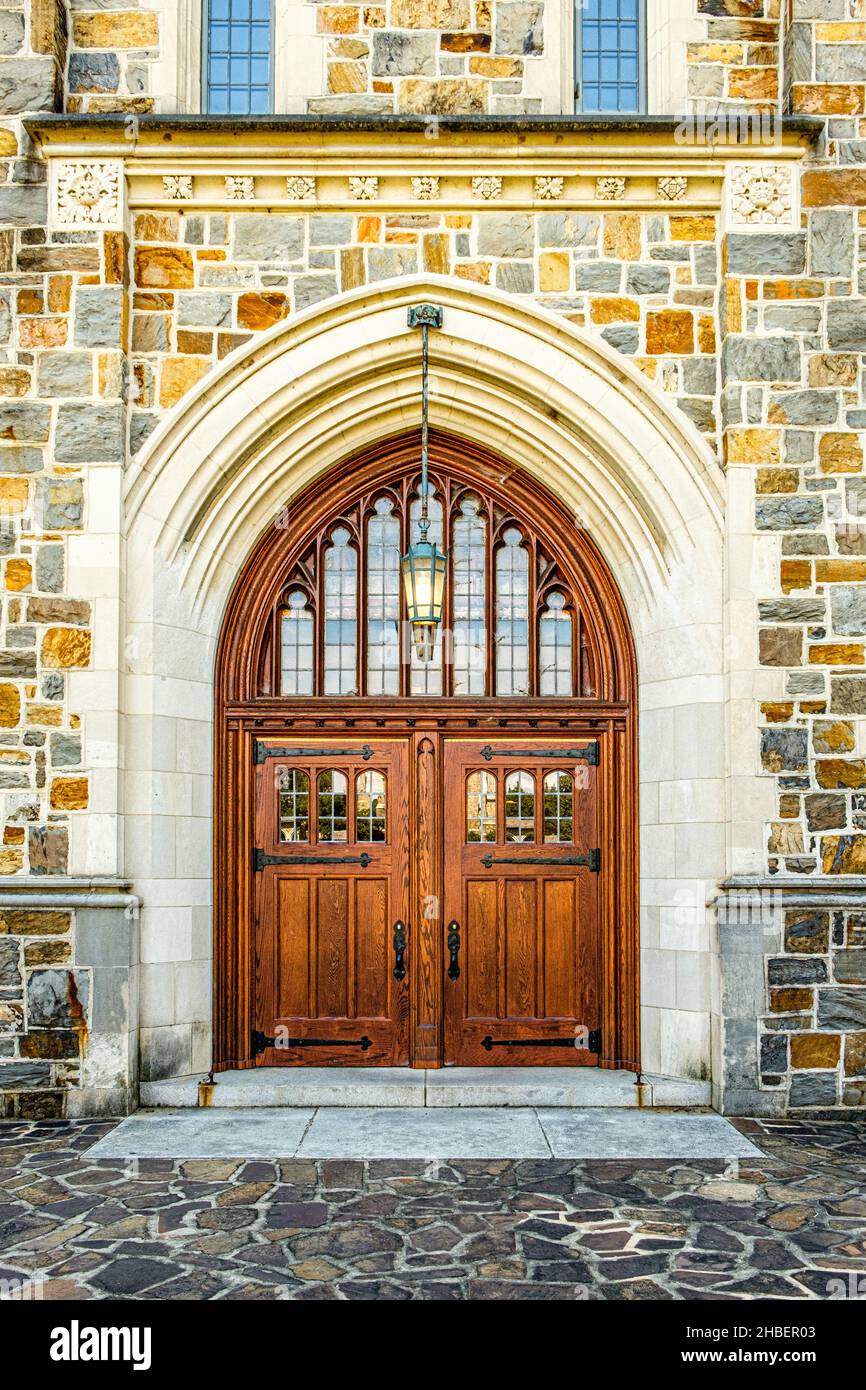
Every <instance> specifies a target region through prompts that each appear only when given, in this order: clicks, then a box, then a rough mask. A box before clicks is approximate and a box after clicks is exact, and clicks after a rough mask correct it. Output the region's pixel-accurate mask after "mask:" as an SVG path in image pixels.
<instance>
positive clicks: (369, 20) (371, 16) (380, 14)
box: [364, 5, 388, 29]
mask: <svg viewBox="0 0 866 1390" xmlns="http://www.w3.org/2000/svg"><path fill="white" fill-rule="evenodd" d="M387 22H388V16H387V12H386V10H385V7H384V6H383V5H367V7H366V8H365V10H364V28H365V29H384V28H385V25H386V24H387Z"/></svg>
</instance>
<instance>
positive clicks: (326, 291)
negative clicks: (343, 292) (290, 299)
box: [294, 275, 337, 310]
mask: <svg viewBox="0 0 866 1390" xmlns="http://www.w3.org/2000/svg"><path fill="white" fill-rule="evenodd" d="M336 293H337V278H336V276H335V275H299V276H298V278H297V279H296V280H295V283H294V294H295V309H296V310H300V309H308V308H309V307H310V305H311V304H319V303H321V301H322V300H323V299H330V297H331V295H333V294H336Z"/></svg>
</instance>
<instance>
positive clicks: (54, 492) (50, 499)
mask: <svg viewBox="0 0 866 1390" xmlns="http://www.w3.org/2000/svg"><path fill="white" fill-rule="evenodd" d="M39 488H40V490H39V507H40V515H41V517H42V524H43V525H44V527H45V529H46V530H47V531H63V530H68V529H69V528H70V527H72V526H80V524H81V517H82V513H83V511H84V488H83V486H82V484H81V481H80V479H78V478H41V479H40V482H39Z"/></svg>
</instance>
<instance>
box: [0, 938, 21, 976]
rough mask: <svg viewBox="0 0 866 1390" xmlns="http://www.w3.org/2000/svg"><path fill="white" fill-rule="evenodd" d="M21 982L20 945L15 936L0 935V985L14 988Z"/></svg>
mask: <svg viewBox="0 0 866 1390" xmlns="http://www.w3.org/2000/svg"><path fill="white" fill-rule="evenodd" d="M20 984H21V946H20V943H19V941H18V939H17V938H16V937H0V985H2V986H3V988H4V989H14V988H17V987H18V986H19V985H20Z"/></svg>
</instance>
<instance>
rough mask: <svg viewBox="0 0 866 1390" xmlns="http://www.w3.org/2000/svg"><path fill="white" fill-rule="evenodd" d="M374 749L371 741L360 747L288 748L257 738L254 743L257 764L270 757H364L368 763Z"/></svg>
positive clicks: (254, 756)
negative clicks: (370, 743)
mask: <svg viewBox="0 0 866 1390" xmlns="http://www.w3.org/2000/svg"><path fill="white" fill-rule="evenodd" d="M374 751H375V750H374V749H372V748H371V747H370V745H369V743H365V744H363V745H362V746H361V747H360V748H286V747H284V746H282V745H277V744H273V743H263V742H262V740H261V739H258V738H257V739H256V740H255V743H254V744H253V762H254V763H255V764H256V765H260V764H261V763H264V762H267V760H268V758H363V760H364V762H365V763H368V762H369V761H370V759H371V758H372V756H373V753H374Z"/></svg>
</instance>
